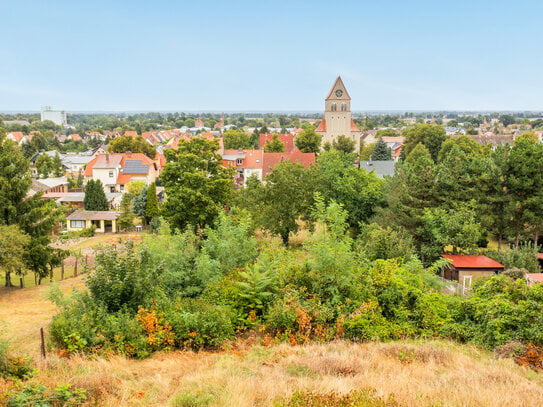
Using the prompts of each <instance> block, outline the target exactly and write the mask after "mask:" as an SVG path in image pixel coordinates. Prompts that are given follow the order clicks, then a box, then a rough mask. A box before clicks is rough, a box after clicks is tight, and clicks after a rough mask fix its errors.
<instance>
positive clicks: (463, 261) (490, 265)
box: [441, 254, 504, 269]
mask: <svg viewBox="0 0 543 407" xmlns="http://www.w3.org/2000/svg"><path fill="white" fill-rule="evenodd" d="M441 257H443V258H445V259H449V260H451V261H452V265H453V266H454V267H455V268H461V269H462V268H465V269H503V268H504V266H503V264H501V263H498V262H497V261H495V260H492V259H491V258H489V257H486V256H467V255H456V254H442V255H441Z"/></svg>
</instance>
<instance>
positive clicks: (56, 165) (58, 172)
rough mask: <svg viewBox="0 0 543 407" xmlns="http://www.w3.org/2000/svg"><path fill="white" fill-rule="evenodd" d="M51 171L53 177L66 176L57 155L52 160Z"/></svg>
mask: <svg viewBox="0 0 543 407" xmlns="http://www.w3.org/2000/svg"><path fill="white" fill-rule="evenodd" d="M51 169H52V171H53V175H54V176H55V177H62V176H63V175H64V174H66V171H64V165H62V160H61V159H60V155H59V154H58V153H56V154H55V156H54V157H53V159H52V162H51Z"/></svg>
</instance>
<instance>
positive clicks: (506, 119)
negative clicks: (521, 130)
mask: <svg viewBox="0 0 543 407" xmlns="http://www.w3.org/2000/svg"><path fill="white" fill-rule="evenodd" d="M498 120H499V121H500V122H502V124H503V125H504V126H505V127H507V126H509V125H511V124H514V123H516V121H517V120H516V118H515V116H513V115H510V114H502V115H500V117H499V119H498Z"/></svg>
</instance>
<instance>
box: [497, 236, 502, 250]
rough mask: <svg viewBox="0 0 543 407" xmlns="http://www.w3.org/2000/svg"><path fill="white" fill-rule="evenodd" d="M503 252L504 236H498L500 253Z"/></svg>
mask: <svg viewBox="0 0 543 407" xmlns="http://www.w3.org/2000/svg"><path fill="white" fill-rule="evenodd" d="M501 250H502V235H498V251H499V252H500V251H501Z"/></svg>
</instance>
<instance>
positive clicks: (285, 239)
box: [281, 231, 290, 247]
mask: <svg viewBox="0 0 543 407" xmlns="http://www.w3.org/2000/svg"><path fill="white" fill-rule="evenodd" d="M289 234H290V233H289V231H286V232H281V239H283V245H285V247H288V240H289V239H288V237H289Z"/></svg>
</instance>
